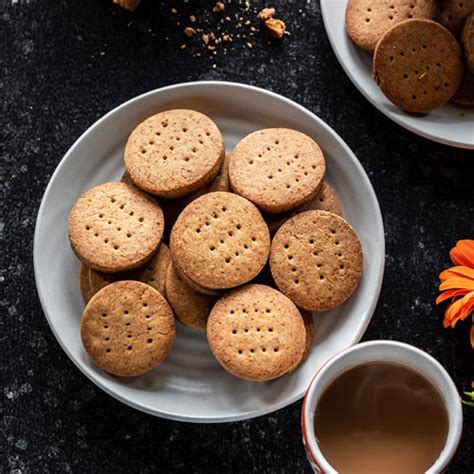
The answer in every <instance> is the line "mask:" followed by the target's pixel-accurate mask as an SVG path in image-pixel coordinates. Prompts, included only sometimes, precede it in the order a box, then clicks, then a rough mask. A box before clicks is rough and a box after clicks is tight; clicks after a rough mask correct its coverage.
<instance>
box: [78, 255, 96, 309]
mask: <svg viewBox="0 0 474 474" xmlns="http://www.w3.org/2000/svg"><path fill="white" fill-rule="evenodd" d="M79 284H80V288H81V295H82V299H83V300H84V303H86V304H87V303H88V301H89V300H90V299H91V298H92V297H93V296H94V293H93V292H92V290H91V286H90V283H89V267H88V266H86V265H84V264H83V263H82V262H81V265H80V268H79Z"/></svg>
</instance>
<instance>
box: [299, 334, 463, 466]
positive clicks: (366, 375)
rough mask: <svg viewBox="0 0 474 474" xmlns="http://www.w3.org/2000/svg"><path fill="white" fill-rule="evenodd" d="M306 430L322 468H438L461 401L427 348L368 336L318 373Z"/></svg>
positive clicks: (450, 451) (307, 404)
mask: <svg viewBox="0 0 474 474" xmlns="http://www.w3.org/2000/svg"><path fill="white" fill-rule="evenodd" d="M302 430H303V442H304V445H305V448H306V452H307V455H308V459H309V461H310V463H311V466H312V467H313V470H314V471H315V472H317V473H327V474H329V473H342V474H343V473H345V472H350V473H351V474H358V473H364V474H371V473H381V472H383V473H385V474H390V473H401V472H404V473H424V472H427V473H430V474H435V473H436V474H438V473H440V472H443V471H444V470H445V469H446V467H447V465H448V464H449V462H450V460H451V459H452V457H453V456H454V454H455V452H456V449H457V447H458V444H459V440H460V438H461V433H462V408H461V400H460V396H459V394H458V391H457V389H456V387H455V385H454V383H453V381H452V379H451V377H450V376H449V374H448V373H447V372H446V370H445V369H444V368H443V367H442V366H441V364H440V363H439V362H438V361H436V360H435V359H434V358H433V357H431V356H430V355H428V354H427V353H425V352H423V351H421V350H420V349H417V348H416V347H413V346H410V345H408V344H404V343H401V342H395V341H371V342H365V343H362V344H357V345H355V346H353V347H351V348H349V349H346V350H345V351H342V352H340V353H339V354H337V355H336V356H334V357H333V358H332V359H330V360H329V361H328V362H326V364H325V365H324V366H323V367H322V368H321V369H320V370H319V372H317V374H316V376H315V377H314V379H313V380H312V382H311V384H310V386H309V388H308V391H307V392H306V396H305V399H304V403H303V411H302Z"/></svg>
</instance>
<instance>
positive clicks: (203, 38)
mask: <svg viewBox="0 0 474 474" xmlns="http://www.w3.org/2000/svg"><path fill="white" fill-rule="evenodd" d="M202 41H203V43H204V44H208V43H209V35H202Z"/></svg>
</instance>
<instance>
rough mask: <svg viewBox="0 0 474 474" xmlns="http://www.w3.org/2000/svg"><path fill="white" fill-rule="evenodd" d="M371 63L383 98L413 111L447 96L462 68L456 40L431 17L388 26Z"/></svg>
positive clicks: (426, 108)
mask: <svg viewBox="0 0 474 474" xmlns="http://www.w3.org/2000/svg"><path fill="white" fill-rule="evenodd" d="M373 67H374V80H375V82H376V83H377V84H378V85H379V87H380V89H381V90H382V92H383V93H384V94H385V95H386V96H387V98H388V99H389V100H391V101H392V102H393V103H394V104H395V105H396V106H398V107H400V108H401V109H402V110H406V111H407V112H414V113H418V112H428V111H430V110H432V109H434V108H435V107H438V106H439V105H442V104H444V103H445V102H447V101H448V100H449V99H451V97H452V96H453V95H454V93H455V92H456V90H457V88H458V87H459V84H460V83H461V79H462V74H463V69H464V66H463V63H462V53H461V48H460V46H459V43H458V42H457V41H456V39H455V38H454V36H453V35H452V34H451V33H450V32H449V31H448V30H447V29H446V28H444V27H442V26H441V25H440V24H439V23H435V22H434V21H431V20H406V21H403V22H401V23H398V24H397V25H395V26H394V27H393V28H391V29H390V30H388V31H387V32H386V33H385V34H384V35H383V36H382V38H381V39H380V41H379V42H378V43H377V47H376V48H375V53H374V65H373Z"/></svg>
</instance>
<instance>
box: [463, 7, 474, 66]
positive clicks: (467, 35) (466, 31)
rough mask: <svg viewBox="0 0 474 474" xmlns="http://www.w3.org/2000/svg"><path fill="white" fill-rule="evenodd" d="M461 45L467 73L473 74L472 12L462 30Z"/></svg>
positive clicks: (473, 27) (473, 21)
mask: <svg viewBox="0 0 474 474" xmlns="http://www.w3.org/2000/svg"><path fill="white" fill-rule="evenodd" d="M462 45H463V48H464V56H465V58H466V64H467V67H468V69H469V71H470V72H471V73H472V74H474V12H473V13H471V14H470V15H469V16H468V17H467V19H466V23H465V24H464V28H463V30H462Z"/></svg>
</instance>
